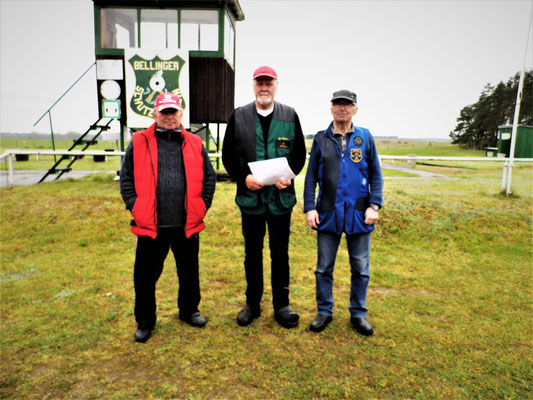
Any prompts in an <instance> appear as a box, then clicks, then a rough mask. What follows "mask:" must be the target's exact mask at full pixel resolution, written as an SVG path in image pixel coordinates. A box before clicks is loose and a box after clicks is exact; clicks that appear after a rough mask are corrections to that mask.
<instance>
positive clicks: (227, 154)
mask: <svg viewBox="0 0 533 400" xmlns="http://www.w3.org/2000/svg"><path fill="white" fill-rule="evenodd" d="M277 87H278V80H277V74H276V71H274V70H273V69H272V68H270V67H266V66H264V67H259V68H257V69H256V70H255V72H254V74H253V89H254V94H255V101H254V102H251V103H249V104H247V105H245V106H243V107H239V108H237V109H236V110H235V111H234V112H233V113H232V114H231V116H230V118H229V120H228V125H227V127H226V133H225V136H224V145H223V148H222V162H223V163H224V167H225V168H226V171H228V173H229V174H230V176H231V177H232V178H233V179H234V180H235V181H236V183H237V195H236V198H235V202H236V203H237V205H238V206H239V208H240V211H241V217H242V233H243V236H244V252H245V259H244V270H245V275H246V283H247V288H246V305H245V306H244V307H243V309H242V310H241V311H240V312H239V314H238V316H237V323H238V324H239V325H240V326H246V325H249V324H251V323H252V322H253V320H254V319H256V318H258V317H259V316H260V315H261V298H262V296H263V241H264V237H265V233H266V226H268V234H269V245H270V257H271V260H272V264H271V271H272V278H271V281H272V282H271V283H272V302H273V306H274V318H275V320H276V321H277V322H278V323H279V324H280V325H281V326H283V327H285V328H293V327H295V326H298V320H299V316H298V314H296V313H295V312H294V311H292V310H291V308H290V306H289V276H290V272H289V235H290V227H291V213H292V209H293V207H294V205H295V204H296V196H295V192H294V182H293V181H292V180H286V179H278V180H277V182H276V183H275V185H265V184H264V183H262V182H260V181H258V180H257V179H256V178H255V177H254V175H252V173H251V171H250V168H249V166H248V163H249V162H253V161H261V160H268V159H272V158H279V157H285V158H286V159H287V161H288V163H289V166H290V167H291V169H292V171H293V172H294V174H295V175H297V174H298V173H299V172H300V171H301V169H302V168H303V166H304V164H305V157H306V152H305V142H304V137H303V133H302V128H301V126H300V121H299V119H298V115H297V114H296V112H295V111H294V109H293V108H292V107H289V106H286V105H284V104H281V103H278V102H274V97H275V95H276V91H277Z"/></svg>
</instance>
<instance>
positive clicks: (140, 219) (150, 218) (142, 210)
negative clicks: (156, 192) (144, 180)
mask: <svg viewBox="0 0 533 400" xmlns="http://www.w3.org/2000/svg"><path fill="white" fill-rule="evenodd" d="M131 215H132V217H133V220H134V221H133V222H134V223H133V224H132V225H133V226H138V227H141V228H147V227H152V226H154V223H155V221H154V208H153V206H150V205H149V204H148V203H147V199H146V198H144V197H142V196H138V197H137V200H135V204H134V205H133V211H132V213H131Z"/></svg>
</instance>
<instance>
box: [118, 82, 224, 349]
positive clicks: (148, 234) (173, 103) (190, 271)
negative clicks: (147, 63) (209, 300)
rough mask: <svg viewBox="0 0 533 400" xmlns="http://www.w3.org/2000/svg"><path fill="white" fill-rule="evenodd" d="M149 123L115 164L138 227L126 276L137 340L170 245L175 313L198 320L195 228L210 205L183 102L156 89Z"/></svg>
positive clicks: (207, 177)
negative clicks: (129, 280)
mask: <svg viewBox="0 0 533 400" xmlns="http://www.w3.org/2000/svg"><path fill="white" fill-rule="evenodd" d="M153 116H154V120H155V123H154V124H153V125H152V126H150V127H149V128H148V129H145V130H143V131H139V132H136V133H135V134H134V135H133V137H132V141H131V142H130V144H129V146H128V148H127V150H126V155H125V157H124V162H123V164H122V168H121V170H120V193H121V195H122V198H123V199H124V203H126V209H128V210H129V211H131V215H132V217H133V220H132V221H131V231H132V232H133V233H134V234H136V235H137V250H136V256H135V266H134V272H133V280H134V284H135V319H136V321H137V331H136V332H135V335H134V338H135V341H137V342H146V341H147V340H148V339H149V338H150V336H151V335H152V330H153V329H154V326H155V323H156V319H157V317H156V303H155V289H156V283H157V280H158V279H159V277H160V276H161V273H162V271H163V263H164V261H165V258H166V257H167V255H168V252H169V250H170V249H172V252H173V254H174V258H175V260H176V269H177V273H178V280H179V291H178V309H179V318H180V319H181V320H183V321H185V322H187V323H189V324H190V325H192V326H195V327H203V326H205V324H206V319H205V318H204V317H203V316H202V315H201V314H200V311H199V310H198V305H199V304H200V299H201V297H200V282H199V276H198V249H199V236H198V234H199V232H200V231H201V230H203V229H204V227H205V224H204V222H203V218H204V217H205V214H206V213H207V210H208V209H209V207H210V206H211V202H212V200H213V194H214V192H215V184H216V176H215V171H214V170H213V167H212V165H211V162H210V160H209V156H208V154H207V151H206V149H205V148H204V146H203V144H202V139H201V138H200V137H199V136H196V135H193V134H191V133H189V132H187V131H186V130H185V129H184V128H183V126H182V124H181V118H182V116H183V108H182V106H181V103H180V99H179V97H178V96H176V95H175V94H173V93H169V92H166V93H163V94H160V95H159V96H157V98H156V101H155V110H154V114H153Z"/></svg>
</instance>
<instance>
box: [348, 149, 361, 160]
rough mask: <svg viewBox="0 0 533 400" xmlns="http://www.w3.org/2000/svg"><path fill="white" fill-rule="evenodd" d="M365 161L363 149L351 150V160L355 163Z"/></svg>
mask: <svg viewBox="0 0 533 400" xmlns="http://www.w3.org/2000/svg"><path fill="white" fill-rule="evenodd" d="M362 159H363V150H361V149H350V160H352V161H353V162H356V163H357V162H360V161H361V160H362Z"/></svg>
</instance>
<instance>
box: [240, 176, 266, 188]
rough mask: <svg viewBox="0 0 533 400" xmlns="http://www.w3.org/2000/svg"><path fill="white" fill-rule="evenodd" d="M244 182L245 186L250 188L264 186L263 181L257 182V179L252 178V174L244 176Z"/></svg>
mask: <svg viewBox="0 0 533 400" xmlns="http://www.w3.org/2000/svg"><path fill="white" fill-rule="evenodd" d="M244 183H246V187H247V188H248V189H250V190H254V191H255V190H259V189H262V188H264V187H265V184H264V183H261V182H259V181H258V180H257V179H255V178H254V176H253V175H252V174H249V175H248V176H247V177H246V180H245V181H244Z"/></svg>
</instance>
